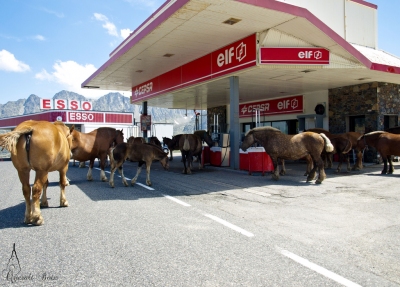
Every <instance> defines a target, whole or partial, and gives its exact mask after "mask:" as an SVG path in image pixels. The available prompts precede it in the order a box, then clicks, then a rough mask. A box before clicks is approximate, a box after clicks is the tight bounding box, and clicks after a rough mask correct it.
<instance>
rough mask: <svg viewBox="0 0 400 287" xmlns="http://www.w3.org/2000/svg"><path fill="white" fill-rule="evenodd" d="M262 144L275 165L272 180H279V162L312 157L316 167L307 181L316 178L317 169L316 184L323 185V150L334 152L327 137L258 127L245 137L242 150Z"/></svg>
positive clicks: (312, 133)
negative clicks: (287, 133)
mask: <svg viewBox="0 0 400 287" xmlns="http://www.w3.org/2000/svg"><path fill="white" fill-rule="evenodd" d="M254 143H259V144H261V145H262V146H263V147H264V149H265V152H266V153H267V154H268V155H269V156H270V157H271V160H272V162H273V164H274V173H273V175H272V178H273V179H275V180H278V179H279V168H278V161H280V160H282V159H283V160H297V159H301V158H303V157H305V156H308V155H310V156H311V158H312V160H313V162H314V167H313V168H312V170H311V172H310V174H309V175H308V177H307V181H311V180H313V179H314V178H315V174H316V169H317V167H318V169H319V176H318V179H317V181H316V183H321V182H322V181H323V180H324V179H325V178H326V174H325V171H324V163H323V161H322V159H321V153H322V151H323V150H325V151H327V152H332V151H333V146H332V144H331V142H330V140H329V138H328V137H327V136H325V135H324V134H322V133H321V134H317V133H314V132H303V133H300V134H296V135H286V134H284V133H282V132H281V131H280V130H278V129H276V128H273V127H258V128H254V129H251V130H250V131H249V132H248V133H247V134H246V136H245V138H244V140H243V143H242V146H241V149H242V150H243V151H246V150H247V149H248V148H249V147H250V146H251V145H252V144H254Z"/></svg>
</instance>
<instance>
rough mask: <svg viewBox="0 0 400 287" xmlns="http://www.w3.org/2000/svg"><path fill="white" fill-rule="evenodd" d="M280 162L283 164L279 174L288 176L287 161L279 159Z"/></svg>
mask: <svg viewBox="0 0 400 287" xmlns="http://www.w3.org/2000/svg"><path fill="white" fill-rule="evenodd" d="M278 161H279V162H280V163H281V164H280V165H281V171H280V172H279V174H280V175H285V174H286V167H285V160H284V159H278Z"/></svg>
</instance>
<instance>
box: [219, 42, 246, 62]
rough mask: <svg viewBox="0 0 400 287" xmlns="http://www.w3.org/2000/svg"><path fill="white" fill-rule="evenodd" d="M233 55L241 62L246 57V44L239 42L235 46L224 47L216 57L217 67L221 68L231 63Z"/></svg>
mask: <svg viewBox="0 0 400 287" xmlns="http://www.w3.org/2000/svg"><path fill="white" fill-rule="evenodd" d="M234 57H235V58H236V60H237V61H239V62H241V61H242V60H243V59H244V58H246V44H244V43H243V42H241V43H240V44H239V45H238V46H237V47H236V48H235V47H230V48H228V49H226V50H225V51H224V52H223V53H220V54H218V57H217V65H218V67H220V68H221V67H222V66H224V65H229V64H231V63H232V60H233V59H234Z"/></svg>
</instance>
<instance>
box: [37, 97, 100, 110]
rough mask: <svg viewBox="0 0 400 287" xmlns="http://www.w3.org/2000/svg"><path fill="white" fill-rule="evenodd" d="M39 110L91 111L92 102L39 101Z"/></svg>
mask: <svg viewBox="0 0 400 287" xmlns="http://www.w3.org/2000/svg"><path fill="white" fill-rule="evenodd" d="M40 109H42V110H74V111H77V110H84V111H91V110H92V109H93V105H92V102H89V101H77V100H64V99H54V100H53V99H40Z"/></svg>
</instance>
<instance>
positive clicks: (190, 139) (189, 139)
mask: <svg viewBox="0 0 400 287" xmlns="http://www.w3.org/2000/svg"><path fill="white" fill-rule="evenodd" d="M202 149H203V146H202V144H201V139H200V137H198V136H196V135H194V134H183V135H182V136H180V138H179V150H180V151H181V154H182V162H183V166H184V169H183V172H182V173H184V174H191V173H192V171H191V168H192V163H193V156H197V157H198V162H199V169H202V168H203V166H202V164H201V152H202Z"/></svg>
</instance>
